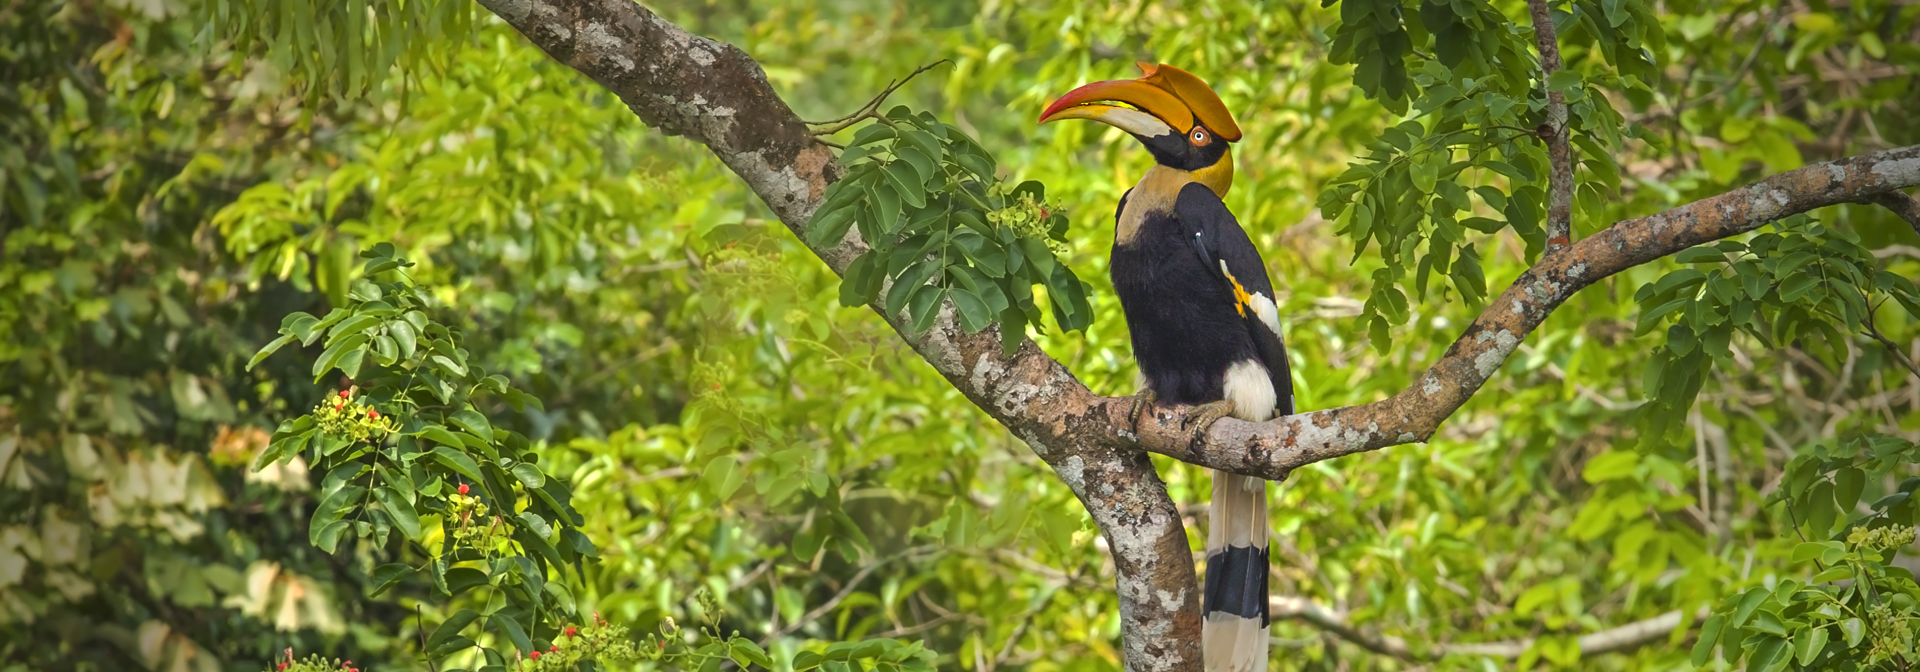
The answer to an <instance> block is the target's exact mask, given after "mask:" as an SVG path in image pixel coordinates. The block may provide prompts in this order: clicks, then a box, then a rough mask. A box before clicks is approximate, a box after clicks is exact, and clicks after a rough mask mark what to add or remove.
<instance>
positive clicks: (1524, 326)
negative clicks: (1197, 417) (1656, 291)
mask: <svg viewBox="0 0 1920 672" xmlns="http://www.w3.org/2000/svg"><path fill="white" fill-rule="evenodd" d="M1915 184H1920V145H1916V146H1909V147H1900V148H1896V149H1890V150H1887V151H1884V152H1878V153H1874V154H1867V155H1863V156H1856V157H1851V158H1847V159H1842V160H1839V161H1834V162H1831V163H1816V164H1813V165H1809V166H1806V167H1804V168H1800V169H1798V170H1793V171H1789V172H1785V173H1780V174H1778V175H1774V176H1772V177H1769V178H1767V179H1765V180H1761V181H1759V182H1756V183H1754V184H1751V185H1748V186H1746V187H1742V188H1740V189H1735V190H1733V191H1729V192H1727V193H1724V194H1721V195H1719V196H1714V197H1712V198H1706V199H1702V200H1699V201H1695V202H1693V203H1689V204H1687V205H1683V206H1680V207H1677V208H1674V209H1672V210H1668V211H1666V212H1662V213H1659V214H1655V215H1649V216H1646V217H1641V218H1639V219H1631V220H1627V221H1624V222H1619V223H1617V224H1614V225H1613V226H1611V227H1608V228H1607V229H1606V230H1605V231H1601V232H1600V233H1598V234H1596V235H1594V236H1592V237H1590V238H1586V239H1584V240H1581V241H1579V242H1577V243H1574V244H1573V245H1571V246H1569V247H1568V248H1567V250H1566V251H1565V252H1563V253H1561V254H1558V255H1553V256H1550V257H1547V258H1545V259H1542V260H1540V263H1538V264H1535V265H1534V266H1533V267H1532V268H1530V269H1527V271H1526V272H1525V273H1522V274H1521V275H1520V277H1519V278H1518V279H1517V280H1515V281H1514V283H1513V284H1512V285H1511V286H1509V287H1507V289H1506V291H1504V292H1502V293H1501V294H1500V296H1499V297H1498V298H1496V299H1494V300H1493V302H1492V303H1490V304H1488V305H1487V309H1486V310H1485V311H1484V312H1482V313H1481V314H1480V317H1479V318H1477V319H1475V320H1474V321H1473V324H1470V325H1468V326H1467V328H1466V332H1465V333H1463V334H1461V336H1460V338H1459V339H1458V340H1456V341H1454V343H1453V347H1451V348H1449V349H1448V350H1447V353H1446V355H1444V356H1442V357H1441V358H1440V360H1439V361H1437V362H1434V364H1433V366H1432V367H1430V368H1428V369H1427V371H1426V373H1424V374H1422V375H1421V376H1420V377H1419V378H1417V379H1416V380H1417V381H1418V382H1416V383H1415V384H1414V385H1413V386H1412V387H1409V388H1407V389H1405V390H1402V391H1401V392H1400V393H1399V394H1396V395H1394V396H1393V397H1392V398H1390V399H1387V400H1385V401H1381V402H1376V403H1372V404H1367V405H1365V406H1349V407H1346V408H1336V409H1332V410H1326V411H1316V412H1313V413H1302V414H1297V415H1289V416H1285V417H1281V418H1276V419H1274V420H1271V421H1268V422H1265V423H1251V422H1245V421H1241V420H1236V419H1232V418H1227V419H1223V420H1221V421H1219V422H1217V423H1215V424H1214V425H1213V427H1212V428H1211V429H1210V430H1209V431H1208V433H1207V437H1206V439H1207V440H1206V443H1205V445H1204V446H1197V447H1196V446H1190V445H1188V442H1187V441H1186V439H1185V435H1184V434H1182V433H1181V432H1182V430H1183V428H1184V426H1185V424H1186V423H1188V422H1190V418H1189V417H1188V414H1187V409H1186V408H1156V409H1155V411H1156V412H1155V413H1152V414H1146V415H1144V416H1143V417H1142V418H1141V426H1140V427H1139V428H1138V432H1139V441H1140V444H1141V445H1142V446H1143V447H1145V448H1146V449H1147V450H1150V451H1153V452H1156V453H1160V454H1162V455H1166V456H1168V457H1172V458H1175V459H1178V460H1181V461H1183V462H1190V463H1193V464H1197V465H1201V466H1206V467H1212V468H1216V469H1225V470H1228V471H1233V472H1237V473H1242V474H1247V475H1252V476H1261V477H1264V478H1269V479H1274V480H1279V479H1282V478H1285V477H1286V475H1287V473H1288V472H1290V471H1292V470H1293V469H1295V468H1298V467H1301V466H1304V465H1308V464H1312V463H1314V462H1319V461H1322V460H1328V459H1332V458H1335V457H1340V456H1342V455H1351V454H1353V453H1358V452H1364V451H1369V450H1377V449H1380V448H1385V447H1387V446H1394V445H1399V444H1403V443H1413V442H1416V441H1425V440H1427V438H1428V437H1430V436H1432V435H1433V432H1434V431H1435V430H1436V429H1437V428H1438V427H1439V425H1440V422H1441V421H1443V420H1445V419H1446V418H1447V417H1448V416H1450V415H1452V414H1453V412H1454V411H1455V410H1458V409H1459V408H1460V406H1461V405H1462V404H1464V403H1466V401H1467V399H1468V398H1470V397H1472V396H1473V393H1474V392H1475V391H1477V390H1479V389H1480V386H1481V385H1483V384H1485V383H1486V381H1487V379H1488V378H1489V377H1491V376H1492V375H1493V373H1494V372H1495V371H1498V370H1499V369H1500V366H1501V364H1502V363H1503V362H1505V361H1506V359H1507V356H1508V355H1510V354H1512V353H1513V351H1514V349H1515V348H1516V347H1517V346H1518V345H1519V343H1520V341H1521V340H1522V339H1525V338H1526V337H1527V334H1529V333H1531V332H1532V331H1533V329H1534V328H1535V327H1538V326H1540V323H1542V322H1544V321H1546V319H1547V316H1548V315H1550V314H1551V313H1552V312H1553V310H1554V309H1555V308H1558V307H1559V306H1560V304H1561V303H1562V302H1565V301H1566V300H1567V299H1568V298H1570V297H1572V296H1573V294H1574V293H1575V292H1578V291H1579V290H1580V289H1582V288H1584V287H1586V286H1588V285H1591V284H1593V283H1595V282H1598V281H1600V280H1601V279H1603V278H1606V277H1607V276H1610V275H1613V274H1615V273H1619V272H1620V271H1623V270H1626V269H1628V268H1632V267H1634V266H1638V265H1640V264H1644V263H1647V262H1649V261H1653V260H1655V259H1658V258H1660V257H1664V256H1667V255H1670V254H1674V253H1676V252H1679V251H1681V250H1684V249H1687V248H1689V247H1693V246H1695V245H1699V244H1702V243H1708V242H1712V241H1715V240H1719V239H1721V238H1726V237H1729V236H1733V235H1738V234H1741V233H1746V232H1748V231H1752V230H1754V229H1757V228H1759V227H1760V226H1762V225H1764V224H1767V223H1769V222H1773V221H1775V220H1779V219H1781V218H1784V217H1788V216H1791V215H1796V214H1800V213H1803V212H1807V211H1809V210H1813V209H1816V208H1822V207H1826V206H1830V205H1837V204H1840V203H1855V202H1860V201H1863V200H1868V199H1871V198H1874V197H1876V196H1878V195H1879V194H1884V193H1888V192H1892V191H1894V190H1896V189H1902V188H1906V187H1909V186H1913V185H1915ZM1126 403H1127V401H1126V400H1125V399H1114V400H1111V401H1110V402H1109V404H1108V406H1109V407H1110V408H1117V409H1118V410H1111V411H1110V413H1118V414H1124V413H1125V408H1126Z"/></svg>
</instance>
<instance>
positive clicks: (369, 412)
mask: <svg viewBox="0 0 1920 672" xmlns="http://www.w3.org/2000/svg"><path fill="white" fill-rule="evenodd" d="M367 417H369V418H374V419H378V418H379V417H380V412H379V411H376V410H373V409H371V408H369V409H367Z"/></svg>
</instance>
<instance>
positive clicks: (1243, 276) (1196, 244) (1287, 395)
mask: <svg viewBox="0 0 1920 672" xmlns="http://www.w3.org/2000/svg"><path fill="white" fill-rule="evenodd" d="M1174 212H1175V214H1176V215H1178V217H1179V218H1180V222H1181V223H1182V224H1184V225H1186V227H1187V228H1188V229H1189V230H1190V231H1192V234H1191V235H1192V236H1193V249H1194V252H1195V253H1196V254H1199V255H1200V260H1201V261H1202V262H1205V263H1206V265H1207V268H1209V269H1212V270H1213V271H1214V274H1215V275H1216V276H1218V277H1219V278H1220V282H1221V283H1224V284H1226V285H1228V286H1230V287H1231V288H1233V289H1234V290H1235V291H1234V296H1235V297H1236V298H1237V299H1238V300H1239V304H1238V307H1239V309H1240V314H1241V315H1242V316H1243V317H1244V318H1245V320H1246V324H1247V333H1249V334H1252V335H1253V346H1254V352H1255V353H1256V354H1257V355H1258V356H1259V357H1260V363H1261V364H1262V365H1264V366H1266V367H1267V377H1268V378H1269V379H1271V380H1272V382H1273V392H1274V396H1275V399H1276V400H1277V404H1278V407H1279V408H1278V413H1279V414H1281V415H1291V414H1293V412H1294V408H1293V375H1292V373H1291V372H1289V370H1288V364H1287V346H1286V345H1285V344H1284V343H1282V342H1281V340H1280V318H1279V313H1278V307H1277V306H1275V304H1274V301H1273V281H1272V280H1269V279H1268V278H1267V266H1266V262H1264V261H1263V260H1261V259H1260V251H1259V250H1257V249H1255V248H1254V247H1253V240H1252V239H1250V238H1248V237H1247V232H1246V230H1245V229H1242V228H1240V222H1239V220H1236V219H1234V217H1233V213H1232V212H1230V211H1228V210H1227V204H1226V203H1222V202H1221V201H1220V196H1219V195H1217V194H1215V193H1213V190H1212V189H1209V188H1207V187H1206V185H1203V184H1200V183H1197V182H1195V183H1189V184H1188V185H1187V186H1185V187H1183V188H1181V190H1180V197H1179V200H1177V201H1175V203H1174Z"/></svg>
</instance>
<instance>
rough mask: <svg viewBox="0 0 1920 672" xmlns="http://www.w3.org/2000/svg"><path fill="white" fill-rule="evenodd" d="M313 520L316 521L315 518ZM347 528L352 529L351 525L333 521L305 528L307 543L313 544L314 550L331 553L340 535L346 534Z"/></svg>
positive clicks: (338, 542) (342, 521) (338, 541)
mask: <svg viewBox="0 0 1920 672" xmlns="http://www.w3.org/2000/svg"><path fill="white" fill-rule="evenodd" d="M315 520H316V521H317V520H318V519H317V518H316V519H315ZM349 527H352V523H349V522H347V521H344V520H335V521H332V522H329V523H326V524H325V525H318V526H309V527H308V528H307V542H308V543H311V544H313V546H314V548H318V549H320V550H322V551H325V552H327V553H332V552H333V551H334V549H335V548H336V547H338V546H339V544H340V535H341V534H344V533H346V531H347V528H349Z"/></svg>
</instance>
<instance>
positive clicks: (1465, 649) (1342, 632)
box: [1267, 596, 1709, 662]
mask: <svg viewBox="0 0 1920 672" xmlns="http://www.w3.org/2000/svg"><path fill="white" fill-rule="evenodd" d="M1267 611H1268V612H1269V613H1271V614H1272V615H1273V617H1274V618H1290V619H1294V620H1298V621H1302V622H1305V623H1307V624H1308V625H1311V626H1313V627H1315V628H1319V629H1320V630H1322V631H1325V632H1328V633H1332V634H1333V635H1335V636H1338V637H1339V638H1341V639H1344V640H1347V641H1349V642H1352V643H1354V644H1355V645H1358V646H1359V647H1360V648H1363V649H1366V650H1368V651H1372V652H1374V653H1378V654H1381V655H1385V656H1392V657H1394V658H1399V659H1401V660H1408V661H1416V662H1424V661H1437V660H1440V659H1441V658H1444V657H1446V656H1451V655H1463V656H1488V657H1492V658H1519V657H1520V655H1521V654H1523V653H1526V651H1527V649H1530V648H1533V638H1531V637H1528V638H1524V639H1513V640H1504V641H1497V642H1471V643H1460V644H1434V645H1431V646H1430V647H1428V648H1427V649H1426V650H1425V651H1417V652H1416V651H1415V650H1414V648H1413V646H1412V645H1409V644H1408V643H1407V640H1405V639H1401V638H1399V637H1395V636H1393V635H1383V634H1378V633H1372V632H1368V631H1365V630H1362V629H1360V628H1358V627H1356V626H1354V625H1353V624H1351V623H1348V622H1347V620H1346V617H1344V616H1342V615H1341V614H1337V613H1334V612H1333V611H1332V610H1329V609H1327V608H1326V607H1323V606H1320V605H1318V604H1315V603H1313V602H1312V601H1310V600H1307V599H1305V598H1301V597H1292V596H1282V597H1274V598H1271V599H1270V600H1269V601H1268V606H1267ZM1708 613H1709V610H1708V609H1707V608H1706V607H1701V608H1700V610H1699V611H1698V612H1697V613H1696V614H1695V615H1694V622H1696V623H1698V622H1699V621H1700V620H1701V619H1704V618H1706V617H1707V614H1708ZM1681 621H1682V619H1681V613H1680V612H1679V611H1669V612H1667V613H1664V614H1661V615H1659V616H1655V617H1653V618H1649V619H1646V620H1641V621H1634V622H1632V623H1628V624H1626V625H1622V626H1619V627H1616V628H1609V629H1606V630H1601V631H1599V632H1594V633H1588V634H1585V635H1581V636H1580V638H1579V640H1578V641H1579V643H1580V656H1581V657H1582V658H1586V657H1589V656H1597V655H1600V654H1603V653H1616V652H1621V651H1630V650H1632V649H1635V648H1639V647H1640V646H1642V645H1645V644H1647V643H1650V642H1653V641H1656V640H1659V639H1660V638H1662V637H1665V636H1667V634H1668V633H1671V632H1673V630H1674V628H1678V627H1680V623H1681Z"/></svg>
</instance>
